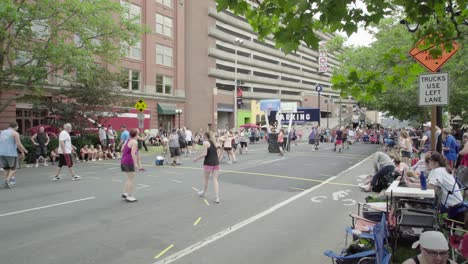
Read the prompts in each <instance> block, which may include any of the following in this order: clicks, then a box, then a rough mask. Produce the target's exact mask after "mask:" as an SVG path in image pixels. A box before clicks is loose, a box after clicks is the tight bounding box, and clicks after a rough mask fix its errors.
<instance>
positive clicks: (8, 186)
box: [4, 181, 11, 189]
mask: <svg viewBox="0 0 468 264" xmlns="http://www.w3.org/2000/svg"><path fill="white" fill-rule="evenodd" d="M4 187H5V189H11V186H10V184H9V183H8V181H5V185H4Z"/></svg>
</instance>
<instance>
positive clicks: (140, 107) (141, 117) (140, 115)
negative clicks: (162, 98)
mask: <svg viewBox="0 0 468 264" xmlns="http://www.w3.org/2000/svg"><path fill="white" fill-rule="evenodd" d="M147 107H148V105H147V104H146V103H145V101H143V100H141V99H140V100H138V102H136V103H135V109H136V110H137V111H138V112H139V113H138V115H137V118H138V128H139V129H143V128H144V127H145V123H144V121H145V114H144V113H143V112H144V111H145V109H146V108H147Z"/></svg>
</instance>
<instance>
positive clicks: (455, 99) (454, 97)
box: [332, 19, 468, 122]
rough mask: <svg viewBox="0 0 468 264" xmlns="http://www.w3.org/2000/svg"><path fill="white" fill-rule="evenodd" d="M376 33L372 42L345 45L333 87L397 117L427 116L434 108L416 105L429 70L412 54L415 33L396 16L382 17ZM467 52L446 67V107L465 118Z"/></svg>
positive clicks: (413, 118) (334, 76)
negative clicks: (420, 80) (420, 78)
mask: <svg viewBox="0 0 468 264" xmlns="http://www.w3.org/2000/svg"><path fill="white" fill-rule="evenodd" d="M375 38H376V41H375V42H374V43H372V45H371V46H370V47H348V48H345V49H344V50H343V53H342V54H341V56H340V61H341V62H342V67H341V68H340V69H337V70H336V71H335V72H334V75H333V77H332V83H333V86H334V88H335V89H338V90H340V91H341V93H342V94H346V95H351V96H353V97H354V98H355V99H356V100H357V101H358V102H360V103H362V104H365V105H367V106H369V107H371V108H375V109H379V110H380V111H383V112H388V113H389V115H391V116H394V117H397V118H398V119H401V120H415V121H420V122H421V121H425V120H428V118H429V111H430V109H429V108H428V107H419V106H418V76H419V74H421V73H423V72H425V71H426V70H425V69H424V68H423V67H422V66H421V65H419V63H417V62H415V61H414V59H413V58H412V57H411V56H409V54H408V52H409V50H410V49H411V48H412V45H413V43H414V42H415V41H416V39H415V36H414V35H412V34H410V33H408V32H407V31H406V28H405V27H402V26H401V25H400V24H399V23H398V22H395V20H394V19H384V20H382V21H381V23H380V24H379V26H378V33H377V34H376V35H375ZM461 44H462V45H463V44H465V42H462V43H461ZM464 53H465V51H464V50H460V51H459V53H458V54H456V55H455V56H454V57H452V59H451V60H450V61H449V62H447V64H446V65H444V67H443V69H442V70H443V71H444V72H449V73H450V78H449V79H450V82H449V90H450V99H449V101H450V105H449V106H448V107H447V108H446V109H447V110H448V111H450V113H452V114H458V115H460V116H465V118H466V117H467V116H466V115H468V113H465V114H464V115H463V114H462V112H463V110H464V109H465V108H466V104H465V103H464V102H466V100H468V97H467V93H466V92H465V90H466V88H464V83H466V81H468V80H467V77H466V67H465V66H464V65H466V63H467V56H466V54H464Z"/></svg>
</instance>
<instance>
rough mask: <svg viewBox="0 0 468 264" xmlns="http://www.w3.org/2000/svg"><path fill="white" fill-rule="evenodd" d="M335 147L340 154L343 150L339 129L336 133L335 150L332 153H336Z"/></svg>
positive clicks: (341, 132) (341, 134) (341, 133)
mask: <svg viewBox="0 0 468 264" xmlns="http://www.w3.org/2000/svg"><path fill="white" fill-rule="evenodd" d="M336 147H338V152H341V149H342V148H343V131H342V130H341V129H340V128H339V129H338V130H337V131H336V137H335V148H334V149H333V151H336Z"/></svg>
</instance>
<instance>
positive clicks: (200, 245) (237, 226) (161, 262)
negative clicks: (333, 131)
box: [153, 155, 372, 264]
mask: <svg viewBox="0 0 468 264" xmlns="http://www.w3.org/2000/svg"><path fill="white" fill-rule="evenodd" d="M371 157H372V155H371V156H369V157H367V158H365V159H363V160H362V161H360V162H358V163H356V164H354V165H353V166H351V167H349V168H348V169H346V170H344V171H342V172H340V173H339V174H338V175H336V176H334V177H331V178H329V179H327V180H326V181H324V182H322V183H321V184H319V185H317V186H314V187H312V188H310V189H308V190H306V191H303V192H301V193H299V194H297V195H295V196H293V197H291V198H289V199H287V200H285V201H283V202H281V203H279V204H276V205H274V206H272V207H270V208H269V209H267V210H265V211H263V212H261V213H259V214H257V215H254V216H252V217H250V218H248V219H246V220H244V221H242V222H240V223H237V224H235V225H233V226H231V227H229V228H227V229H224V230H223V231H221V232H219V233H216V234H214V235H212V236H210V237H208V238H205V239H204V240H202V241H199V242H197V243H195V244H192V245H190V246H188V247H186V248H184V249H182V250H180V251H178V252H176V253H174V254H172V255H170V256H168V257H166V258H164V259H162V260H159V261H156V262H154V263H153V264H168V263H172V262H174V261H176V260H178V259H180V258H182V257H184V256H186V255H188V254H190V253H192V252H195V251H197V250H199V249H200V248H203V247H205V246H207V245H209V244H211V243H213V242H215V241H216V240H218V239H220V238H222V237H224V236H227V235H229V234H230V233H232V232H234V231H237V230H239V229H241V228H242V227H244V226H246V225H248V224H251V223H253V222H255V221H257V220H258V219H260V218H262V217H264V216H267V215H269V214H271V213H273V212H275V211H276V210H278V209H280V208H282V207H284V206H286V205H288V204H289V203H291V202H293V201H295V200H297V199H299V198H301V197H302V196H304V195H307V194H309V193H311V192H313V191H314V190H316V189H318V188H320V187H322V186H323V185H325V184H327V183H329V182H331V181H333V180H334V179H336V178H338V177H340V176H342V175H344V174H345V173H347V172H348V171H350V170H352V169H354V168H356V167H357V166H359V165H361V164H362V163H364V162H365V161H366V160H368V159H370V158H371ZM192 188H194V187H192Z"/></svg>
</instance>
